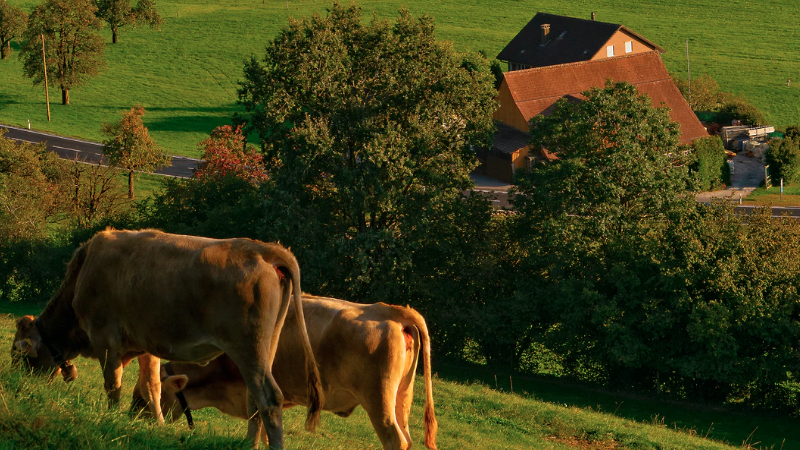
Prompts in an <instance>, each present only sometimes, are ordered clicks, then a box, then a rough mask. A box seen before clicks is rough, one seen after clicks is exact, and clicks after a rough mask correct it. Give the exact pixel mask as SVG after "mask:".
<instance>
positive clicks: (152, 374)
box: [137, 353, 164, 425]
mask: <svg viewBox="0 0 800 450" xmlns="http://www.w3.org/2000/svg"><path fill="white" fill-rule="evenodd" d="M138 361H139V381H138V382H137V384H138V385H139V390H140V392H141V393H142V398H144V400H145V401H146V402H147V403H148V405H149V407H150V412H151V413H153V417H155V418H156V420H157V421H158V424H159V425H163V424H164V414H163V412H162V411H161V360H160V359H159V358H157V357H155V356H153V355H149V354H146V353H145V354H144V355H142V356H139V358H138Z"/></svg>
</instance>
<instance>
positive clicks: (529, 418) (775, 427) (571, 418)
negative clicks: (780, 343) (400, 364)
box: [0, 302, 800, 450]
mask: <svg viewBox="0 0 800 450" xmlns="http://www.w3.org/2000/svg"><path fill="white" fill-rule="evenodd" d="M39 310H41V305H39V306H36V305H31V304H20V303H7V302H3V303H2V304H0V342H4V343H6V344H10V342H11V340H12V337H13V334H14V318H15V317H17V316H20V315H22V314H25V313H31V312H38V311H39ZM9 347H10V345H8V346H7V347H4V348H9ZM74 362H75V364H76V366H77V367H78V370H79V378H78V380H77V381H75V382H74V383H71V384H69V385H67V384H65V383H63V382H62V381H61V380H60V379H59V380H54V381H53V383H51V384H49V385H48V384H47V382H46V380H44V379H42V378H38V377H30V376H29V375H28V374H27V373H26V372H24V371H23V370H21V369H20V368H18V367H14V366H12V365H11V363H10V357H9V353H8V351H7V350H5V351H2V352H0V449H13V448H26V449H27V448H59V449H85V448H109V447H122V448H137V449H138V448H142V449H144V448H148V449H168V448H184V449H194V448H203V449H212V448H214V449H217V448H218V449H222V448H241V449H246V448H249V446H248V445H247V443H246V442H245V441H244V437H245V436H246V430H247V426H246V423H245V422H244V421H242V420H238V419H230V418H227V417H225V416H223V415H221V414H219V413H218V412H216V411H215V410H211V409H205V410H202V411H199V412H197V413H196V414H194V415H195V421H196V423H197V428H196V429H195V431H190V430H189V429H188V427H187V425H186V424H185V422H179V423H175V424H172V425H168V426H165V427H157V426H155V425H154V424H153V423H151V422H148V421H144V420H131V418H130V417H129V416H128V415H127V414H126V412H125V411H126V410H127V405H128V403H129V401H130V393H131V389H132V386H133V384H134V383H135V377H136V372H137V369H136V363H135V362H134V363H132V365H131V366H130V367H129V368H128V369H127V370H126V371H125V377H124V385H123V396H122V399H123V401H122V405H121V406H120V408H119V409H115V410H111V411H109V410H108V409H107V407H106V400H105V394H104V393H103V389H102V377H101V375H100V367H99V365H98V362H97V361H94V360H88V359H83V358H78V359H77V360H75V361H74ZM434 369H436V370H437V372H438V374H437V375H436V376H435V379H434V397H435V400H436V412H437V418H438V420H439V439H438V443H439V448H440V449H443V450H445V449H520V450H523V449H526V450H527V449H572V448H581V449H615V448H619V449H725V448H733V447H740V448H747V449H775V450H778V449H786V450H789V449H800V431H798V430H797V427H796V426H795V419H790V418H783V417H762V416H758V415H752V414H746V413H737V412H732V411H730V410H726V409H721V408H710V407H704V406H701V405H693V406H692V405H690V406H687V405H678V404H674V403H671V402H667V401H661V400H653V399H647V398H643V397H636V396H632V395H626V394H617V393H613V392H606V391H601V390H594V389H591V388H588V387H585V386H579V385H574V384H570V383H565V382H563V381H559V380H553V379H545V378H537V377H529V378H521V377H519V376H516V375H515V376H514V378H513V380H509V377H508V374H499V382H498V385H497V386H496V387H495V386H494V383H493V382H492V377H493V375H497V374H496V373H494V372H492V371H491V370H489V369H487V368H476V367H470V368H466V367H465V366H463V365H449V364H446V363H440V364H435V365H434ZM510 381H513V388H514V392H515V393H511V392H509V391H510V390H511V385H510ZM422 394H423V390H422V384H421V382H420V379H419V378H418V379H417V384H416V389H415V400H414V407H413V410H412V416H411V422H410V423H411V434H412V436H413V438H414V440H415V442H416V443H417V446H415V448H421V442H422V435H423V429H422V426H423V425H422V405H423V401H424V400H423V395H422ZM304 415H305V411H304V410H303V409H302V408H293V409H291V410H287V411H286V412H285V414H284V429H285V433H286V436H287V437H286V443H287V448H288V449H353V448H358V449H368V448H372V449H378V448H381V447H380V442H379V441H378V439H377V437H376V436H375V434H374V431H373V430H372V427H371V426H370V424H369V419H368V417H367V415H366V413H365V412H364V411H363V410H362V409H360V408H359V409H357V410H356V411H355V412H354V414H353V415H352V416H351V417H350V418H348V419H342V418H339V417H336V416H334V415H332V414H330V413H323V416H322V422H321V426H320V427H319V428H318V430H317V433H315V434H309V433H307V432H305V431H304V430H303V420H304Z"/></svg>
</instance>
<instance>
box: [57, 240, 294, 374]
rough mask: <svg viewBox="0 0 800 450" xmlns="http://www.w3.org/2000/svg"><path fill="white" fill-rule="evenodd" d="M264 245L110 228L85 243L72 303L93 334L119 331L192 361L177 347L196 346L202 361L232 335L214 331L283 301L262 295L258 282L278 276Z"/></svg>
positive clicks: (137, 344) (130, 340) (133, 342)
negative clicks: (257, 287) (265, 260)
mask: <svg viewBox="0 0 800 450" xmlns="http://www.w3.org/2000/svg"><path fill="white" fill-rule="evenodd" d="M263 245H264V244H262V243H259V242H256V241H251V240H248V239H227V240H214V239H208V238H202V237H196V236H182V235H171V234H165V233H162V232H160V231H155V230H145V231H114V230H107V231H104V232H101V233H98V234H97V235H96V236H95V237H94V238H92V239H91V240H90V241H89V242H88V243H87V244H86V246H87V252H86V253H87V255H86V260H85V262H84V266H83V268H82V270H81V273H80V275H79V278H78V282H77V286H76V292H75V297H74V299H73V307H74V309H75V312H76V315H77V317H78V320H79V321H80V323H81V327H82V328H83V329H84V330H86V331H87V333H89V334H90V335H91V334H92V333H106V334H108V335H109V336H119V339H121V340H123V341H127V345H129V346H130V347H131V348H133V349H135V348H138V349H141V350H147V351H148V352H149V353H153V354H156V355H157V356H160V357H164V358H173V359H186V358H185V357H184V358H176V355H175V349H178V350H180V348H179V347H181V346H182V345H184V344H185V345H190V346H192V347H193V348H195V350H194V351H193V352H194V353H193V355H192V356H196V357H197V358H198V359H204V358H206V357H207V356H211V353H214V352H215V350H214V347H215V344H216V341H217V340H218V339H220V338H221V339H224V338H225V337H226V336H218V335H215V334H214V333H209V331H210V330H214V331H215V332H216V333H225V332H226V330H229V329H230V327H231V325H234V326H235V324H236V323H241V321H242V320H247V318H248V315H249V313H251V312H252V313H253V317H258V316H261V311H253V308H256V309H257V308H258V307H259V306H260V305H262V304H268V305H271V304H276V303H279V301H263V300H265V299H259V298H258V295H259V292H261V291H259V290H258V289H256V286H257V284H258V283H262V282H264V277H267V279H270V278H272V279H276V278H277V274H276V272H275V271H274V269H273V268H272V266H271V265H270V264H268V263H266V262H264V260H263V258H262V246H263ZM273 292H277V291H273ZM275 300H278V299H275ZM243 313H244V314H243ZM183 319H189V320H183ZM184 323H186V324H191V326H182V324H184ZM112 328H113V329H112ZM204 345H205V346H204ZM154 346H155V347H154ZM206 352H209V355H202V353H206Z"/></svg>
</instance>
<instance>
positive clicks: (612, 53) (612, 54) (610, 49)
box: [606, 45, 614, 58]
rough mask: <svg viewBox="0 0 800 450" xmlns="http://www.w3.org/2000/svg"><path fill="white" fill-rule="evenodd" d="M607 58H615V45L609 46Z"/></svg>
mask: <svg viewBox="0 0 800 450" xmlns="http://www.w3.org/2000/svg"><path fill="white" fill-rule="evenodd" d="M606 56H608V57H609V58H611V57H612V56H614V46H613V45H609V46H608V47H606Z"/></svg>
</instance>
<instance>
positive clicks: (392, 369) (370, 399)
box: [359, 339, 411, 450]
mask: <svg viewBox="0 0 800 450" xmlns="http://www.w3.org/2000/svg"><path fill="white" fill-rule="evenodd" d="M376 354H378V355H380V360H381V361H383V362H384V363H382V364H381V366H380V369H381V370H380V372H381V373H382V375H383V376H381V377H375V378H373V379H371V380H370V381H369V382H368V383H365V385H364V390H363V391H362V395H361V396H360V397H361V398H360V399H359V400H360V401H361V406H362V407H363V408H364V410H365V411H367V415H369V420H370V422H372V427H373V428H375V433H376V434H377V435H378V438H379V439H380V440H381V444H382V445H383V448H384V449H385V450H407V449H409V448H410V447H411V443H410V441H408V440H406V434H405V433H404V432H403V429H402V428H401V427H403V426H407V425H401V424H398V416H399V417H403V416H402V415H401V414H398V411H403V409H404V406H403V405H398V404H397V400H398V398H397V397H398V391H399V390H400V387H401V385H402V384H403V378H404V375H405V370H404V369H406V364H407V358H406V351H405V342H403V341H399V342H396V341H395V340H393V339H388V340H386V341H385V342H384V344H383V345H382V346H380V347H379V348H378V349H377V351H376ZM401 420H402V419H401Z"/></svg>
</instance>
